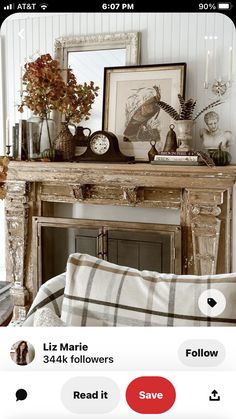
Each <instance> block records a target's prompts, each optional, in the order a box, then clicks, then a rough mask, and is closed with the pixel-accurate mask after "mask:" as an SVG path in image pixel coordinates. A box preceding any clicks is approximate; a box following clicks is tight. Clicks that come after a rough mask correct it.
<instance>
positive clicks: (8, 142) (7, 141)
mask: <svg viewBox="0 0 236 419" xmlns="http://www.w3.org/2000/svg"><path fill="white" fill-rule="evenodd" d="M6 145H10V141H9V119H8V118H7V120H6Z"/></svg>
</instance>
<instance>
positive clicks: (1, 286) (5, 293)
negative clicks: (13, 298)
mask: <svg viewBox="0 0 236 419" xmlns="http://www.w3.org/2000/svg"><path fill="white" fill-rule="evenodd" d="M11 285H12V283H11V282H7V281H0V304H1V302H2V301H3V300H5V299H6V298H8V297H9V296H10V288H11Z"/></svg>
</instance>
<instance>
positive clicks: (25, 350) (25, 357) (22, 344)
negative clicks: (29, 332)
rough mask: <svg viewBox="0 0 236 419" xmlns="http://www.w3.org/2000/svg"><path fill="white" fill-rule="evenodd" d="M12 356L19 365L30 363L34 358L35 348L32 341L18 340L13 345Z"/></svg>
mask: <svg viewBox="0 0 236 419" xmlns="http://www.w3.org/2000/svg"><path fill="white" fill-rule="evenodd" d="M10 356H11V359H12V360H13V361H14V362H15V363H16V364H17V365H22V366H23V365H28V364H30V363H31V362H32V361H33V359H34V356H35V349H34V347H33V345H32V344H31V343H30V342H27V341H26V340H18V341H17V342H16V343H14V344H13V345H12V347H11V351H10Z"/></svg>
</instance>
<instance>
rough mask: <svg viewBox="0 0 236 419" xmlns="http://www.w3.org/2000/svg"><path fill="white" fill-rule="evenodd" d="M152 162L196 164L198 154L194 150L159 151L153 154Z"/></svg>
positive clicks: (197, 162) (198, 162)
mask: <svg viewBox="0 0 236 419" xmlns="http://www.w3.org/2000/svg"><path fill="white" fill-rule="evenodd" d="M151 163H152V164H175V165H180V166H188V165H191V166H198V164H200V159H199V156H198V155H197V154H196V153H195V152H194V151H181V152H177V151H176V152H175V151H160V152H159V153H158V154H156V155H155V156H154V160H152V161H151Z"/></svg>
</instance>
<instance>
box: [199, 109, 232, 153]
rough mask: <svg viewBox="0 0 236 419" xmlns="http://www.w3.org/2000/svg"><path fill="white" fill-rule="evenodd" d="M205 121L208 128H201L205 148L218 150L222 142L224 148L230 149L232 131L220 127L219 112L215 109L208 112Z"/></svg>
mask: <svg viewBox="0 0 236 419" xmlns="http://www.w3.org/2000/svg"><path fill="white" fill-rule="evenodd" d="M204 121H205V123H206V125H207V128H202V129H201V130H200V137H201V138H202V140H203V142H202V145H203V148H204V149H206V150H216V149H218V147H219V145H220V143H222V146H221V148H222V150H227V151H229V146H230V143H231V140H232V132H231V131H223V130H222V129H220V128H219V115H218V113H216V112H214V111H211V112H208V113H206V114H205V116H204Z"/></svg>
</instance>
